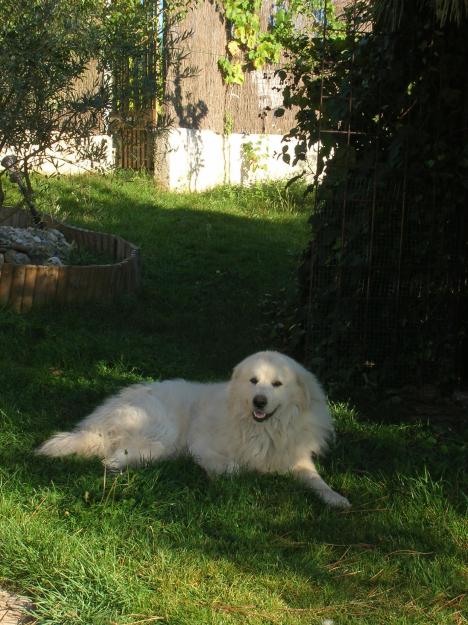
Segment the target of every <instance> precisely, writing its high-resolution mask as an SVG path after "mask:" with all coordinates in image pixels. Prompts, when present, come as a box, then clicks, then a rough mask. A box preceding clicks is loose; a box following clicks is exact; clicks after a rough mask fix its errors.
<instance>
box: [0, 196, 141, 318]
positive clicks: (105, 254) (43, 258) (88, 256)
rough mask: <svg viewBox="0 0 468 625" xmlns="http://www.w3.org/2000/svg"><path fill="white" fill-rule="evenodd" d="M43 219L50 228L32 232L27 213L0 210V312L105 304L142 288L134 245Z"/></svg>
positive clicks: (120, 239) (101, 233) (110, 235)
mask: <svg viewBox="0 0 468 625" xmlns="http://www.w3.org/2000/svg"><path fill="white" fill-rule="evenodd" d="M42 217H43V221H44V224H45V225H46V228H44V229H39V228H34V227H32V226H31V225H30V215H29V214H28V212H27V211H22V210H21V209H16V210H15V209H14V210H13V211H12V210H11V207H10V208H9V209H7V208H6V207H0V223H1V224H2V225H1V227H0V253H1V254H2V259H3V263H1V262H0V306H8V307H10V308H13V309H14V310H17V311H19V312H25V311H27V310H29V309H31V308H35V307H38V306H43V305H47V304H51V303H54V304H72V303H82V302H90V301H98V302H102V301H105V300H110V299H112V298H114V297H116V296H119V295H122V294H129V293H133V292H134V291H135V290H136V289H137V288H138V285H139V282H140V261H139V249H138V248H137V247H136V246H135V245H133V244H132V243H130V242H129V241H126V240H125V239H123V238H122V237H119V236H117V235H113V234H108V233H105V232H93V231H91V230H86V229H84V228H77V227H75V226H69V225H67V224H64V223H62V222H59V221H56V220H54V219H53V218H52V217H51V216H50V215H42Z"/></svg>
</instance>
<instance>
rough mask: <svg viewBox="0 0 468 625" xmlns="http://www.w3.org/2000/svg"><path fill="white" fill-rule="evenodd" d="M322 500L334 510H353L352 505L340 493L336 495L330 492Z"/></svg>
mask: <svg viewBox="0 0 468 625" xmlns="http://www.w3.org/2000/svg"><path fill="white" fill-rule="evenodd" d="M322 498H323V500H324V501H325V503H326V504H328V505H329V506H331V507H332V508H341V509H342V510H346V509H347V508H351V504H350V503H349V501H348V500H347V499H346V497H343V495H340V494H339V493H336V492H335V491H334V490H330V492H328V491H327V492H326V493H323V494H322Z"/></svg>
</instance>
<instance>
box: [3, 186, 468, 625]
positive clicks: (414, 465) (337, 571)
mask: <svg viewBox="0 0 468 625" xmlns="http://www.w3.org/2000/svg"><path fill="white" fill-rule="evenodd" d="M40 202H41V207H42V208H47V209H49V210H54V211H57V212H58V213H59V214H60V215H62V216H65V217H66V218H67V220H68V221H69V222H72V223H75V224H79V225H84V226H85V227H89V228H95V229H98V230H104V231H109V232H114V233H118V234H120V235H122V236H124V237H125V238H127V239H129V240H131V241H133V242H134V243H136V244H138V245H139V246H141V249H142V257H143V286H142V290H141V292H140V293H139V294H138V296H137V297H132V298H125V299H121V300H119V301H117V302H116V303H115V304H114V305H104V304H102V305H93V306H91V305H86V306H83V307H74V308H67V309H62V308H57V307H51V308H49V309H47V310H43V311H37V312H32V313H30V314H27V315H23V316H18V315H16V314H14V313H12V312H9V311H7V310H4V311H0V350H1V352H0V353H1V354H2V363H1V364H2V366H1V367H0V385H1V389H2V393H1V396H0V419H1V424H2V425H1V429H0V583H1V584H2V585H4V586H7V587H10V588H13V589H18V590H21V591H23V592H26V593H29V594H31V595H32V596H33V598H34V600H35V602H36V605H37V610H38V615H39V616H40V621H39V622H40V623H41V624H46V623H47V624H56V625H111V624H113V623H116V624H126V623H139V624H140V625H147V624H151V623H158V622H161V623H166V624H167V625H208V624H213V625H237V624H239V625H240V624H242V625H244V624H245V623H248V624H249V625H250V624H251V625H260V624H262V625H263V624H270V623H271V624H281V625H288V624H291V625H292V624H295V625H296V624H299V625H309V624H314V623H322V622H323V621H324V619H333V621H334V623H335V624H336V625H340V624H343V625H345V624H346V625H347V624H358V623H359V624H360V625H361V624H365V625H374V624H375V625H377V624H379V625H380V624H389V623H391V624H392V625H393V624H398V625H403V624H405V625H406V624H418V625H426V624H430V623H432V624H434V625H445V624H455V625H459V624H460V623H462V622H463V621H462V615H461V612H460V611H461V609H462V597H461V595H462V594H463V592H464V588H465V585H466V584H465V583H464V580H463V544H464V541H466V535H467V529H468V528H467V525H466V521H465V519H466V517H465V516H464V513H465V512H466V508H465V507H464V503H465V500H464V498H463V494H462V492H461V489H462V478H463V466H464V465H463V460H464V457H463V448H462V446H461V444H460V441H459V438H458V436H457V435H456V433H454V432H451V431H450V430H448V429H447V430H444V429H440V428H439V429H438V430H435V429H434V428H433V427H429V426H428V425H426V424H424V423H421V422H418V421H413V422H411V423H398V419H397V418H395V419H394V421H395V422H394V423H388V422H387V423H379V422H378V417H379V415H378V414H377V415H371V416H374V417H375V418H374V419H373V420H370V419H369V418H366V417H365V416H364V415H362V414H360V413H358V412H357V411H356V410H354V409H352V408H350V407H349V406H348V405H347V404H346V403H337V404H335V405H334V413H335V417H336V420H337V423H338V430H339V442H338V444H337V446H336V447H335V449H334V450H333V453H332V454H330V457H329V458H328V459H326V460H324V461H323V462H322V470H323V474H324V476H325V478H326V479H327V480H328V481H329V482H330V483H331V484H332V486H333V487H334V488H336V489H337V490H339V491H341V492H343V493H344V494H346V495H347V496H348V497H349V498H350V500H351V501H352V503H353V508H352V509H351V510H350V511H344V512H343V511H341V512H340V511H333V510H329V509H327V508H326V507H325V506H324V505H323V504H321V503H320V502H319V501H318V500H317V499H316V498H315V497H314V496H313V495H312V494H311V493H309V492H308V491H306V490H305V488H303V487H302V486H301V485H300V484H298V483H295V482H293V481H292V480H290V479H288V478H286V477H278V476H258V475H242V476H240V477H236V478H229V479H228V478H222V479H218V480H215V481H210V480H208V479H207V477H206V476H205V474H204V473H203V471H202V470H201V469H199V468H198V467H197V466H195V465H194V464H193V463H192V462H191V461H190V460H178V461H174V462H165V463H162V464H159V465H156V466H153V467H149V468H145V469H142V470H138V471H130V472H127V473H125V474H123V475H121V476H118V477H116V478H112V477H110V476H108V475H107V476H106V475H105V474H104V473H103V469H102V468H101V466H100V464H99V463H98V462H85V461H81V460H78V459H66V460H61V461H58V460H57V461H51V460H47V459H44V458H39V457H33V456H31V450H32V449H33V448H34V447H35V446H36V445H37V444H38V443H39V442H41V441H42V440H44V438H45V437H46V436H48V435H49V434H50V433H51V432H52V431H54V430H56V429H58V428H67V427H70V426H71V425H72V424H73V423H75V422H76V421H78V420H79V419H80V418H82V417H83V416H84V415H86V414H87V413H88V412H89V411H90V410H91V409H92V408H93V407H94V406H95V405H96V404H97V403H98V402H99V401H100V400H101V399H103V398H104V397H105V396H107V395H108V394H109V393H112V392H114V391H115V390H117V389H118V388H120V387H121V386H123V385H125V384H129V383H132V382H135V381H139V380H146V379H159V378H167V377H171V376H181V377H188V378H192V379H199V380H206V381H208V380H214V379H222V378H225V377H227V376H228V375H229V372H230V369H231V367H232V366H233V364H235V363H236V362H237V361H238V360H239V359H240V358H242V357H243V356H245V355H246V354H248V353H251V352H253V351H255V350H257V349H261V348H265V347H276V346H277V344H276V340H277V339H276V338H275V336H274V333H273V332H272V330H271V324H270V322H269V319H270V318H271V317H274V318H276V317H275V311H273V310H270V309H269V307H270V308H271V302H277V303H278V305H280V306H281V307H284V308H287V306H288V303H290V304H291V305H294V297H295V277H294V276H295V271H296V267H297V262H298V257H299V254H300V252H301V250H302V249H303V247H304V244H305V240H306V238H307V227H306V222H307V212H308V208H307V206H305V207H303V206H301V204H300V203H299V204H298V203H296V202H295V198H294V197H285V196H284V194H282V193H281V192H280V190H279V188H278V187H275V186H270V187H257V188H254V189H251V190H239V189H234V188H224V189H220V190H216V191H213V192H210V193H203V194H199V195H174V194H168V193H163V192H161V191H159V190H157V189H155V188H153V186H152V185H151V183H150V182H149V181H148V180H146V179H145V178H143V177H138V176H134V177H132V176H129V175H127V176H124V175H118V176H112V177H108V178H103V177H81V178H74V179H61V180H58V181H54V182H52V183H49V184H48V185H47V188H46V189H45V193H44V195H43V197H42V198H41V200H40ZM269 315H271V317H270V316H269ZM278 340H279V339H278Z"/></svg>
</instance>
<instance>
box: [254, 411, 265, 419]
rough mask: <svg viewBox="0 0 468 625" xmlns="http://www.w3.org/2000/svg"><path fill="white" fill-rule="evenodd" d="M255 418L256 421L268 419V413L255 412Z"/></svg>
mask: <svg viewBox="0 0 468 625" xmlns="http://www.w3.org/2000/svg"><path fill="white" fill-rule="evenodd" d="M254 416H255V418H256V419H264V418H265V417H266V412H263V410H254Z"/></svg>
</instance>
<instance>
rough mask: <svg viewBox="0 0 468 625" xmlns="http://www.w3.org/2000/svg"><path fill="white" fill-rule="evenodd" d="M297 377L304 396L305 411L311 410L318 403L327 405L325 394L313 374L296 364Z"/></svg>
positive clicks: (303, 406)
mask: <svg viewBox="0 0 468 625" xmlns="http://www.w3.org/2000/svg"><path fill="white" fill-rule="evenodd" d="M296 377H297V383H298V385H299V388H300V389H301V391H302V395H303V405H302V406H301V407H302V408H303V410H311V409H312V408H313V407H314V405H315V406H316V405H317V403H321V404H324V403H325V404H326V401H327V400H326V397H325V393H324V392H323V390H322V387H321V386H320V384H319V382H318V380H317V378H316V377H315V375H314V374H313V373H311V372H310V371H307V369H304V367H302V366H301V365H299V364H298V363H296Z"/></svg>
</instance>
